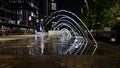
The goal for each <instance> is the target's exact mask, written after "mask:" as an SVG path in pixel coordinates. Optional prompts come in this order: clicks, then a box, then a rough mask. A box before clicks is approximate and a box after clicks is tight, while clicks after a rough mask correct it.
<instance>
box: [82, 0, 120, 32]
mask: <svg viewBox="0 0 120 68" xmlns="http://www.w3.org/2000/svg"><path fill="white" fill-rule="evenodd" d="M88 3H89V9H88V14H87V16H85V17H84V18H83V20H84V22H85V23H86V24H87V26H88V28H89V29H94V30H96V29H98V30H104V29H106V28H110V27H111V26H113V25H115V24H116V23H119V22H120V21H119V20H118V19H120V0H94V1H88Z"/></svg>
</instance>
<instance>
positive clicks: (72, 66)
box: [0, 35, 120, 68]
mask: <svg viewBox="0 0 120 68" xmlns="http://www.w3.org/2000/svg"><path fill="white" fill-rule="evenodd" d="M35 36H36V35H18V36H9V37H1V38H0V68H113V67H114V68H119V67H120V65H119V62H118V60H117V59H113V57H111V56H80V55H77V56H74V55H64V54H63V53H64V51H65V50H66V49H67V48H68V47H69V45H68V46H67V47H66V46H63V45H61V46H59V43H57V44H56V43H52V42H56V41H57V39H54V40H51V39H48V38H47V35H44V36H42V37H41V36H40V37H35ZM16 37H17V38H16ZM41 42H42V43H41ZM116 60H117V61H116Z"/></svg>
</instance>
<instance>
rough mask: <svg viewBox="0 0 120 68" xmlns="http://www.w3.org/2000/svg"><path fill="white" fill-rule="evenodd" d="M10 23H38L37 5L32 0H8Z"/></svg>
mask: <svg viewBox="0 0 120 68" xmlns="http://www.w3.org/2000/svg"><path fill="white" fill-rule="evenodd" d="M9 3H10V5H11V7H10V10H11V11H12V16H11V21H9V22H10V23H12V24H17V25H25V26H32V27H35V26H36V23H39V19H40V16H39V15H40V14H39V7H38V4H37V2H36V1H34V0H9Z"/></svg>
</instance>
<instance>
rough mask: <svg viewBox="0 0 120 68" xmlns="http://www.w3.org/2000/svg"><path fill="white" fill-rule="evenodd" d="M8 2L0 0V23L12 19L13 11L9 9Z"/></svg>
mask: <svg viewBox="0 0 120 68" xmlns="http://www.w3.org/2000/svg"><path fill="white" fill-rule="evenodd" d="M7 6H8V3H7V2H6V1H5V0H0V23H6V22H8V21H9V20H10V14H11V11H10V10H9V9H8V7H7Z"/></svg>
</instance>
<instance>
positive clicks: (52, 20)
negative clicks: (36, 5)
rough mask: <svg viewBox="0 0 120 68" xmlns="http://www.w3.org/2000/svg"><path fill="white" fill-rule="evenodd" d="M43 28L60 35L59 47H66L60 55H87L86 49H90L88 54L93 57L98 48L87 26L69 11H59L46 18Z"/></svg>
mask: <svg viewBox="0 0 120 68" xmlns="http://www.w3.org/2000/svg"><path fill="white" fill-rule="evenodd" d="M44 27H45V29H46V30H48V31H49V30H53V31H59V34H60V35H61V36H60V37H59V40H58V42H59V43H60V44H59V45H60V46H61V45H62V46H67V48H65V49H64V51H63V53H62V54H65V55H67V54H74V55H78V54H79V55H82V54H87V52H88V49H90V51H91V52H90V53H89V54H91V55H94V53H95V51H96V49H97V47H98V44H97V42H96V40H95V39H94V37H93V35H92V34H91V32H90V30H89V29H88V28H87V26H86V25H85V24H84V23H83V21H82V20H81V19H80V18H79V17H78V16H77V15H75V14H74V13H72V12H70V11H66V10H60V11H55V12H53V13H52V14H51V15H50V16H49V17H48V18H47V23H46V24H45V26H44ZM48 27H50V28H48ZM87 33H88V34H89V35H90V36H91V38H92V40H93V44H91V42H90V40H89V38H88V34H87ZM58 42H57V43H58ZM54 43H55V42H53V44H54ZM89 45H90V46H89ZM91 45H92V49H91Z"/></svg>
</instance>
